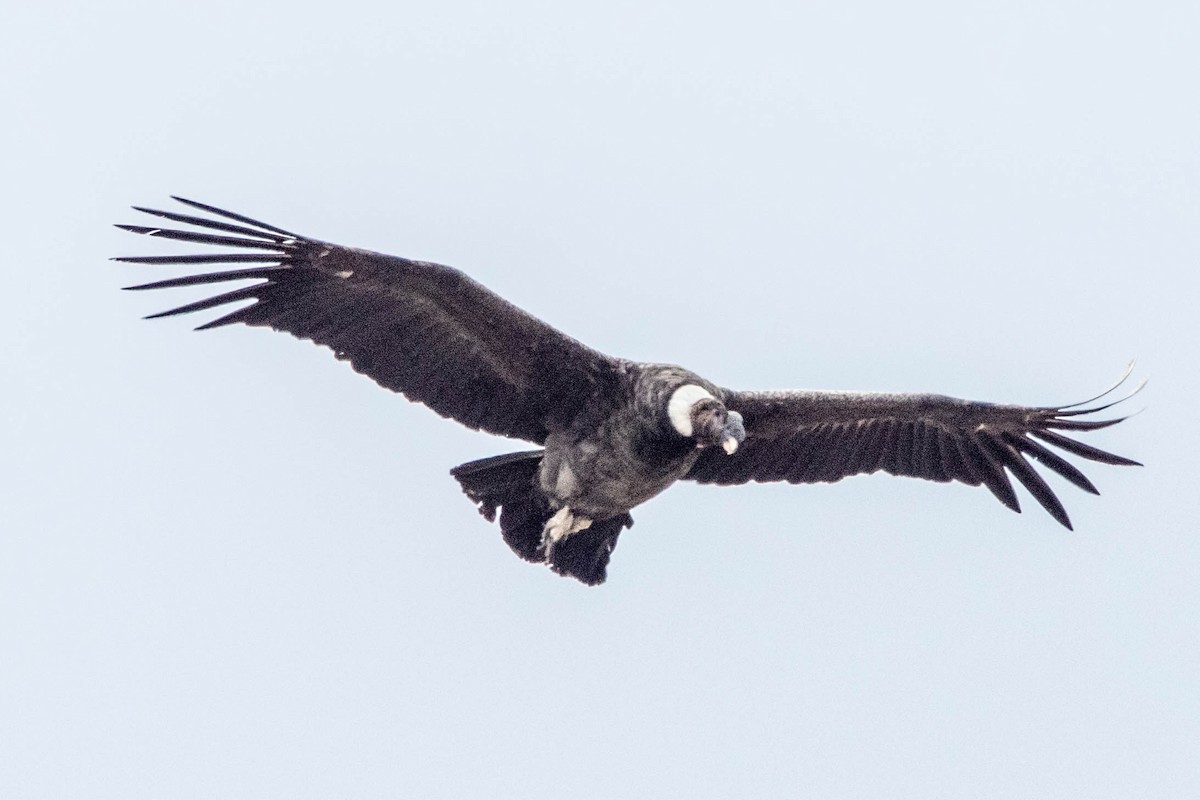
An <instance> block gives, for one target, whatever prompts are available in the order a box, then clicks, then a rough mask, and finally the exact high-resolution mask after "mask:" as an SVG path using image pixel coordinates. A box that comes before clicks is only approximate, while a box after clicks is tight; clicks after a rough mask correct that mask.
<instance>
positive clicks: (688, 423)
mask: <svg viewBox="0 0 1200 800" xmlns="http://www.w3.org/2000/svg"><path fill="white" fill-rule="evenodd" d="M711 397H712V394H711V393H710V392H709V391H708V390H707V389H705V388H704V387H703V386H697V385H696V384H694V383H689V384H687V385H686V386H680V387H679V388H678V389H676V390H675V391H674V392H672V393H671V399H670V400H668V401H667V418H668V419H670V420H671V425H672V427H674V428H675V430H676V431H678V432H679V435H680V436H691V435H692V406H694V405H696V403H699V402H700V401H701V400H708V399H709V398H711Z"/></svg>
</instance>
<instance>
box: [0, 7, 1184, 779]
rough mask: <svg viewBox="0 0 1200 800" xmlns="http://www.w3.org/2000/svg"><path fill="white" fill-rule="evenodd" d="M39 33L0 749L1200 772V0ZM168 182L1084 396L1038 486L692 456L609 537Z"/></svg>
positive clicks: (435, 18) (639, 339)
mask: <svg viewBox="0 0 1200 800" xmlns="http://www.w3.org/2000/svg"><path fill="white" fill-rule="evenodd" d="M5 17H6V23H5V28H6V37H5V46H4V47H3V48H2V49H0V67H2V68H3V74H5V75H6V76H7V77H6V79H5V81H4V82H3V85H0V101H2V102H3V106H4V108H5V112H6V113H5V117H6V122H5V124H4V125H3V126H0V149H2V152H3V153H4V154H5V157H4V158H3V160H2V161H0V179H2V182H3V187H4V190H3V192H2V193H0V206H2V208H0V210H2V212H3V219H4V228H5V240H6V251H7V255H6V256H5V259H4V261H5V263H4V265H3V270H4V275H5V290H4V291H3V292H0V325H2V326H3V338H4V342H5V345H4V347H3V348H2V349H0V374H2V375H3V382H4V386H5V387H6V391H5V397H6V400H5V402H4V408H5V412H4V414H3V415H2V417H3V418H2V420H0V528H2V533H0V753H2V754H3V755H2V757H0V796H3V797H5V798H64V797H87V798H110V797H111V798H173V799H184V798H274V797H278V798H328V797H356V798H357V797H363V798H368V797H379V798H383V797H414V798H415V797H420V798H460V797H496V798H521V799H522V800H536V799H538V798H562V797H572V798H605V797H690V798H728V797H747V796H749V797H780V796H811V797H821V798H855V797H906V798H908V797H911V798H931V797H973V798H1018V797H1019V798H1043V797H1044V798H1062V797H1088V798H1128V797H1142V798H1179V797H1184V796H1194V795H1195V793H1196V792H1197V791H1200V758H1197V753H1198V752H1200V685H1198V679H1197V675H1198V674H1200V673H1198V670H1200V582H1198V578H1197V574H1198V572H1200V531H1198V530H1197V528H1198V523H1197V519H1198V518H1200V491H1198V489H1197V480H1198V478H1200V475H1198V474H1197V473H1198V471H1197V467H1196V452H1197V445H1198V444H1200V441H1198V439H1200V436H1198V435H1197V432H1196V423H1195V400H1196V398H1197V397H1198V396H1200V378H1198V377H1197V363H1198V361H1200V344H1198V338H1200V337H1198V336H1197V333H1198V331H1200V323H1198V322H1197V316H1196V314H1197V312H1196V303H1197V298H1198V297H1200V279H1198V278H1197V271H1198V269H1200V191H1198V187H1200V100H1198V99H1197V76H1200V6H1197V4H1195V3H1193V2H1183V1H1182V0H1181V1H1180V2H1141V3H1132V2H1129V3H1105V2H1099V3H1097V2H1045V0H1037V1H1036V2H1033V1H1032V0H1031V1H1029V2H1025V1H1023V0H1021V1H1019V2H1003V3H976V4H963V3H956V2H948V1H947V2H928V1H926V0H918V2H910V3H903V4H896V3H887V2H845V0H839V2H814V3H742V4H738V5H737V6H733V5H729V6H725V7H720V6H711V5H703V4H701V5H697V4H694V3H681V2H676V3H653V2H650V3H647V2H637V3H622V2H613V0H607V2H603V3H551V2H545V3H535V2H515V3H506V4H490V3H483V2H479V3H470V2H440V3H419V4H418V3H407V2H400V3H357V2H342V3H335V4H329V3H321V4H309V3H303V2H301V3H294V2H293V3H282V2H280V3H266V2H263V3H256V2H249V3H247V2H241V1H240V0H239V2H210V3H204V4H193V5H191V6H184V5H183V4H172V5H171V7H170V8H167V7H166V6H165V5H164V4H154V3H147V2H106V3H82V2H66V3H21V4H15V5H14V6H13V7H10V8H7V9H6V12H5ZM169 193H175V194H181V195H184V196H188V197H194V198H196V199H199V200H202V201H205V202H209V203H213V204H216V205H220V206H224V207H227V208H231V209H234V210H237V211H241V212H243V213H246V214H249V215H250V216H254V217H258V218H260V219H264V220H266V221H269V222H273V223H276V224H278V225H281V226H283V227H286V228H289V229H292V230H297V231H300V232H303V233H306V234H309V235H313V236H317V237H321V238H325V239H328V240H332V241H336V242H341V243H345V244H352V245H358V246H363V247H369V248H372V249H376V250H381V251H384V252H389V253H395V254H401V255H407V256H412V257H418V258H425V259H429V260H435V261H440V262H443V263H448V264H453V265H456V266H459V267H461V268H463V269H465V270H467V271H468V272H470V273H471V274H472V275H474V276H475V277H477V278H478V279H479V280H481V281H483V282H484V283H485V284H486V285H488V286H489V287H491V288H493V289H495V290H497V291H499V292H500V293H502V294H503V295H504V296H505V297H507V298H509V299H511V300H513V301H514V302H516V303H517V304H519V305H521V306H522V307H524V308H526V309H528V310H529V311H531V312H533V313H535V314H538V315H540V316H542V317H543V318H545V319H547V320H549V321H550V322H552V323H553V324H555V325H557V326H559V327H561V328H562V329H564V330H566V331H567V332H569V333H571V334H572V335H574V336H576V337H577V338H580V339H582V340H583V341H585V342H587V343H589V344H591V345H593V346H595V347H598V348H600V349H602V350H604V351H607V352H610V353H614V354H619V355H623V356H627V357H632V358H640V359H647V360H665V361H674V362H678V363H682V364H685V365H687V366H689V367H691V368H693V369H695V370H697V371H699V372H701V373H702V374H704V375H705V376H707V377H709V378H710V379H712V380H714V381H716V382H718V383H721V384H724V385H728V386H733V387H742V388H784V387H812V388H850V389H879V390H898V391H909V390H911V391H938V392H944V393H948V394H954V395H957V396H963V397H969V398H975V399H987V400H994V401H1004V402H1023V403H1029V404H1054V403H1068V402H1073V401H1076V400H1082V399H1083V398H1085V397H1089V396H1091V395H1092V394H1095V393H1096V392H1098V391H1100V390H1101V389H1103V388H1104V387H1105V386H1107V385H1108V384H1109V383H1111V382H1112V381H1113V380H1114V379H1115V378H1116V377H1117V376H1118V375H1119V374H1120V372H1121V370H1122V369H1123V368H1124V366H1125V364H1126V362H1127V361H1128V360H1129V359H1130V358H1133V357H1137V358H1138V359H1139V361H1138V367H1137V373H1136V374H1137V376H1138V377H1139V378H1140V377H1147V376H1148V377H1151V378H1152V380H1151V383H1150V386H1149V388H1148V389H1147V390H1146V391H1145V392H1143V393H1142V394H1141V395H1140V396H1139V397H1138V398H1137V399H1135V400H1134V401H1132V402H1131V403H1130V404H1129V410H1131V411H1134V410H1137V409H1140V408H1143V407H1145V408H1146V409H1147V410H1146V411H1145V413H1143V414H1141V415H1140V416H1138V417H1136V418H1134V419H1132V420H1130V421H1129V422H1127V423H1124V424H1122V425H1120V426H1118V427H1116V428H1113V429H1109V430H1106V431H1103V432H1099V433H1097V434H1095V435H1092V436H1089V437H1088V439H1087V440H1088V441H1089V442H1090V443H1093V444H1096V445H1099V446H1101V447H1105V448H1108V449H1111V450H1113V451H1115V452H1118V453H1121V454H1124V455H1127V456H1130V457H1133V458H1137V459H1140V460H1143V461H1144V462H1145V463H1146V464H1147V466H1146V467H1145V468H1144V469H1135V468H1119V467H1110V466H1104V465H1088V466H1087V473H1088V474H1089V475H1090V476H1091V477H1092V478H1093V480H1094V481H1095V483H1096V484H1097V485H1098V486H1099V487H1100V489H1101V491H1102V492H1103V496H1101V497H1091V496H1089V495H1086V494H1084V493H1082V492H1080V491H1078V490H1076V489H1075V488H1074V487H1071V486H1069V485H1067V484H1066V483H1065V482H1064V481H1061V480H1054V479H1051V482H1052V483H1053V485H1054V486H1055V487H1056V488H1060V489H1061V492H1060V496H1061V497H1062V498H1063V500H1064V501H1065V503H1066V505H1067V508H1068V510H1069V511H1070V513H1071V516H1072V519H1073V520H1074V522H1075V526H1076V532H1074V533H1070V532H1067V531H1065V530H1064V529H1062V528H1060V527H1059V526H1058V525H1057V524H1056V523H1054V521H1053V520H1052V519H1051V518H1050V517H1049V516H1048V515H1046V514H1044V513H1043V512H1042V511H1041V509H1040V508H1039V507H1038V506H1037V504H1036V503H1034V502H1033V501H1032V499H1031V498H1029V497H1028V495H1025V494H1023V495H1022V497H1023V501H1024V504H1025V505H1026V507H1027V508H1026V513H1024V514H1022V515H1016V514H1013V513H1011V512H1009V511H1007V510H1006V509H1004V508H1003V507H1002V506H1000V504H999V503H997V502H996V501H995V500H994V499H993V498H992V497H991V496H990V495H989V494H988V493H987V491H986V490H984V489H979V488H976V489H972V488H968V487H962V486H952V487H948V486H944V485H938V484H923V483H920V482H917V481H911V480H902V479H897V478H891V477H884V476H873V477H866V478H856V479H852V480H848V481H844V482H843V483H840V484H837V485H834V486H807V487H789V486H752V487H743V488H736V489H724V490H722V489H714V488H704V487H696V486H691V485H680V486H677V487H675V488H673V489H671V490H670V491H668V492H667V493H666V494H664V495H663V496H661V497H659V498H657V499H655V500H653V501H651V502H650V503H649V504H647V505H646V506H644V507H642V508H640V509H638V510H636V511H635V513H634V516H635V518H636V520H637V526H636V527H635V528H634V529H633V530H632V531H630V532H628V533H626V534H625V535H624V536H623V537H622V540H621V544H620V547H619V548H618V550H617V551H616V553H615V554H614V558H613V563H612V566H611V569H610V573H609V574H610V578H609V583H608V584H607V585H605V586H603V587H601V588H597V589H588V588H586V587H583V586H581V585H580V584H577V583H575V582H573V581H568V580H564V579H561V578H558V577H556V576H555V575H553V574H551V573H550V572H549V571H547V570H545V569H543V568H539V567H534V566H531V565H528V564H525V563H523V562H520V561H519V560H518V559H517V558H516V557H515V556H513V555H512V554H511V553H510V552H509V551H508V549H507V548H506V547H505V546H504V544H503V542H502V541H501V538H500V534H499V531H498V529H497V528H496V527H495V526H489V525H488V524H487V523H485V522H484V521H483V520H482V519H481V518H480V517H479V516H478V515H477V513H476V512H475V510H474V509H473V508H472V506H471V504H470V503H469V502H468V501H467V500H466V499H465V498H464V497H463V496H462V495H461V493H460V491H459V488H458V486H457V484H456V483H455V482H454V481H453V480H452V479H451V478H450V477H449V476H448V474H447V470H448V469H449V468H450V467H452V466H454V465H455V464H458V463H460V462H463V461H467V460H471V459H474V458H480V457H483V456H487V455H492V454H496V453H501V452H506V451H508V450H512V449H519V448H520V447H522V446H523V445H520V444H516V445H514V444H512V443H507V442H504V441H501V440H497V439H493V438H490V437H487V436H484V435H481V434H477V433H471V432H469V431H466V430H464V429H462V428H460V427H458V426H456V425H454V424H452V423H450V422H447V421H444V420H442V419H440V418H438V417H437V416H436V415H434V414H433V413H431V412H429V411H428V410H426V409H423V408H420V407H418V406H414V405H411V404H409V403H407V402H405V401H404V400H403V399H402V398H399V397H398V396H395V395H391V394H389V393H388V392H386V391H383V390H381V389H379V388H378V387H376V386H375V385H374V384H372V383H371V382H370V381H368V380H366V379H364V378H362V377H360V376H357V375H355V374H354V373H353V372H352V371H351V370H350V369H348V368H347V367H346V366H345V365H344V364H339V363H337V362H336V361H335V360H334V359H333V358H332V356H331V355H330V354H329V353H328V352H327V351H324V350H320V349H318V348H316V347H314V346H312V345H311V344H307V343H300V342H297V341H295V340H293V339H291V338H289V337H286V336H282V335H278V334H271V333H268V332H264V331H261V330H250V329H246V328H241V327H238V328H227V329H223V330H221V331H217V332H213V333H208V334H194V333H192V332H191V331H190V329H191V327H192V326H193V325H195V324H200V323H201V322H203V321H205V320H206V319H209V318H211V316H208V317H206V316H203V315H201V316H199V317H198V318H188V319H173V320H166V321H154V322H143V321H141V320H140V319H139V318H140V317H141V316H142V315H144V314H148V313H152V312H154V311H159V310H162V309H164V308H167V307H169V306H171V305H175V304H177V303H182V302H186V301H187V300H189V299H193V298H195V297H198V296H200V294H201V293H200V292H189V291H188V290H182V291H178V293H170V294H158V295H147V294H132V293H124V294H123V293H121V292H119V291H117V289H118V287H120V286H123V285H128V284H131V283H138V282H145V281H149V280H154V279H157V278H159V277H167V276H169V275H174V274H178V273H177V272H176V271H174V270H160V269H157V268H152V267H135V266H129V265H119V264H114V263H110V262H108V261H106V259H107V258H108V257H109V256H113V255H139V254H149V253H158V252H183V251H184V249H185V248H187V247H189V246H187V245H184V246H182V247H171V246H170V245H169V244H165V245H164V244H162V243H156V242H151V241H147V240H145V239H141V238H135V237H132V236H130V235H128V234H125V233H122V232H120V231H116V230H114V229H113V228H111V227H110V223H114V222H135V223H136V222H140V221H141V220H139V219H138V216H139V215H136V214H135V213H134V212H132V211H129V210H127V206H128V205H130V204H141V205H146V204H150V205H162V204H164V203H169V202H170V201H168V200H167V199H166V196H167V195H168V194H169Z"/></svg>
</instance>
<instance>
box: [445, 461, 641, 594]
mask: <svg viewBox="0 0 1200 800" xmlns="http://www.w3.org/2000/svg"><path fill="white" fill-rule="evenodd" d="M541 462H542V451H541V450H530V451H525V452H522V453H508V454H506V455H502V456H493V457H492V458H484V459H480V460H479V461H471V462H469V463H466V464H461V465H459V466H457V467H455V468H454V469H452V470H450V474H451V475H453V476H454V477H455V479H456V480H458V482H459V483H460V484H461V485H462V489H463V492H464V493H465V494H466V495H467V497H469V498H471V500H472V501H473V502H475V503H476V504H478V506H479V513H480V514H482V515H483V517H484V518H485V519H486V520H487V521H488V522H493V521H495V519H496V511H497V510H499V512H500V532H501V534H502V535H503V536H504V541H505V543H507V544H508V546H509V547H511V548H512V550H513V552H514V553H516V554H517V555H519V556H520V557H521V558H523V559H525V560H526V561H532V562H534V563H536V564H546V565H548V566H549V567H550V568H551V569H553V570H554V571H555V572H557V573H559V574H560V575H568V576H570V577H572V578H576V579H577V580H580V581H582V582H584V583H586V584H588V585H595V584H598V583H603V582H604V579H605V577H607V568H608V559H609V556H610V554H611V553H612V551H613V549H614V548H615V547H616V546H617V537H618V536H619V535H620V533H621V531H622V530H623V529H624V528H628V527H630V526H632V525H633V519H632V518H631V517H630V516H629V515H628V514H621V515H619V516H616V517H612V518H610V519H605V520H596V521H594V522H593V523H592V524H591V526H590V527H588V528H585V529H584V530H581V531H577V532H575V533H573V534H571V535H569V536H567V537H566V538H564V539H562V540H560V541H559V542H557V543H556V544H555V545H554V547H553V548H552V549H551V551H550V553H549V554H548V555H547V552H546V547H545V543H544V541H543V535H542V532H543V530H544V529H545V526H546V522H547V521H548V520H549V519H550V517H552V516H553V515H554V511H555V510H554V509H553V508H551V507H550V503H549V502H548V501H547V500H546V497H545V495H544V494H543V493H542V490H541V487H540V486H538V483H537V471H538V466H539V465H540V464H541Z"/></svg>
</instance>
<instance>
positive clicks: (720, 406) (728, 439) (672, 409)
mask: <svg viewBox="0 0 1200 800" xmlns="http://www.w3.org/2000/svg"><path fill="white" fill-rule="evenodd" d="M667 416H668V417H669V418H670V420H671V425H672V426H673V427H674V428H675V430H676V432H678V433H679V434H680V435H681V436H686V437H689V438H691V439H695V440H696V447H716V446H718V445H719V446H720V447H721V448H722V449H723V450H724V451H725V452H726V453H727V454H729V455H733V454H734V453H735V452H736V451H737V449H738V445H740V444H741V443H742V442H743V441H744V440H745V439H746V427H745V425H744V424H743V422H742V415H741V414H739V413H738V412H736V411H730V410H729V409H727V408H726V407H725V404H724V403H722V402H721V401H720V400H718V399H717V398H715V397H713V396H712V394H711V393H710V392H709V391H708V390H707V389H705V388H704V387H702V386H697V385H696V384H688V385H686V386H681V387H680V388H678V389H676V390H675V391H674V393H672V395H671V399H670V401H669V402H668V405H667Z"/></svg>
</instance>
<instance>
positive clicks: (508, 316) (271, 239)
mask: <svg viewBox="0 0 1200 800" xmlns="http://www.w3.org/2000/svg"><path fill="white" fill-rule="evenodd" d="M174 199H176V200H178V201H179V202H181V203H184V204H186V205H188V206H191V207H192V208H195V209H199V210H200V211H203V212H206V213H207V214H208V215H210V216H205V217H198V216H191V215H187V214H177V213H173V212H168V211H158V210H155V209H148V208H139V207H136V206H135V209H136V210H137V211H142V212H144V213H147V214H152V215H154V216H156V217H161V218H163V219H167V220H171V221H173V222H178V223H183V224H185V225H191V226H194V227H196V228H201V229H207V230H208V231H217V232H219V233H207V232H201V231H197V230H190V229H184V230H175V229H168V228H155V227H144V226H137V225H118V226H117V227H119V228H121V229H123V230H127V231H130V232H132V233H139V234H145V235H148V236H156V237H158V238H164V239H179V240H181V241H185V242H195V243H199V244H206V245H216V246H220V247H231V248H236V250H235V251H233V252H223V253H210V254H204V255H180V256H144V257H129V258H117V259H114V260H116V261H125V262H132V263H137V264H156V265H163V264H166V265H181V264H187V265H197V264H205V265H207V264H237V265H239V266H238V267H237V268H235V269H231V270H228V271H223V272H210V273H206V274H200V275H188V276H185V277H180V278H170V279H168V280H161V281H155V282H153V283H146V284H142V285H140V286H131V287H128V288H130V289H166V288H171V287H177V286H198V285H206V284H219V283H225V282H227V281H246V280H254V281H256V283H253V284H252V285H249V286H244V287H242V288H235V289H233V290H232V291H227V292H225V293H223V294H218V295H216V296H215V297H210V298H207V299H204V300H200V301H198V302H195V303H188V304H187V305H183V306H179V307H178V308H173V309H171V310H170V311H165V312H163V313H161V314H154V315H153V316H155V317H162V316H170V315H173V314H184V313H188V312H192V311H202V310H206V309H210V308H216V307H218V306H222V305H225V304H227V303H234V302H237V301H244V300H250V301H253V302H252V303H251V304H250V305H247V306H245V307H242V308H238V309H236V310H234V311H233V312H232V313H228V314H226V315H225V316H223V317H220V318H219V319H216V320H214V321H212V322H209V323H207V324H205V325H201V326H200V327H199V328H198V329H197V330H203V329H207V328H215V327H219V326H222V325H229V324H232V323H235V322H240V323H243V324H245V325H253V326H263V327H270V328H273V329H275V330H277V331H286V332H288V333H291V334H293V335H294V336H296V337H298V338H301V339H311V340H312V341H314V342H316V343H317V344H322V345H325V346H326V347H329V348H330V349H332V350H333V352H334V354H335V355H336V356H337V357H338V358H339V359H344V360H347V361H349V362H350V363H351V365H352V366H353V367H354V369H355V370H357V371H358V372H361V373H363V374H364V375H366V376H368V377H370V378H372V379H374V380H375V382H376V383H378V384H379V385H381V386H384V387H386V388H388V389H391V390H393V391H396V392H401V393H403V394H404V395H405V396H406V397H408V398H409V399H410V400H415V401H417V402H419V403H424V404H425V405H427V406H429V407H430V408H432V409H433V410H434V411H436V412H438V413H439V414H441V415H442V416H444V417H450V418H452V419H454V420H457V421H458V422H461V423H462V424H463V425H466V426H467V427H470V428H476V429H482V430H485V431H488V432H490V433H496V434H500V435H502V436H511V437H516V438H520V439H526V440H529V441H532V442H537V443H541V442H542V441H543V440H544V439H545V438H546V433H547V429H548V427H552V426H554V425H556V424H566V423H568V422H569V421H570V420H571V419H572V418H573V417H574V416H575V415H576V414H577V413H578V412H579V411H580V410H581V409H582V408H583V407H584V406H585V405H586V404H587V403H588V401H589V400H590V399H592V398H593V397H598V396H602V395H603V393H604V392H606V391H608V390H610V389H611V387H612V384H613V382H614V381H616V379H617V377H616V376H617V365H618V362H617V361H616V360H615V359H612V358H610V357H608V356H606V355H603V354H602V353H599V352H597V351H595V350H592V349H591V348H589V347H587V346H585V345H583V344H581V343H580V342H577V341H576V340H574V339H572V338H570V337H568V336H566V335H565V334H563V333H560V332H559V331H557V330H555V329H554V328H552V327H551V326H549V325H547V324H546V323H544V322H542V321H541V320H539V319H537V318H536V317H534V316H532V315H530V314H528V313H526V312H524V311H522V310H521V309H519V308H517V307H516V306H514V305H512V304H511V303H509V302H507V301H506V300H504V299H503V298H501V297H500V296H498V295H496V294H494V293H493V292H491V291H489V290H488V289H486V288H485V287H483V286H482V285H481V284H479V283H477V282H476V281H474V280H472V279H471V278H469V277H468V276H467V275H465V274H463V273H462V272H460V271H459V270H457V269H454V268H453V267H446V266H442V265H440V264H431V263H427V262H423V261H410V260H409V259H405V258H396V257H394V256H386V255H381V254H379V253H372V252H369V251H366V250H358V249H354V248H349V247H340V246H338V245H333V244H328V243H326V242H320V241H317V240H314V239H308V238H306V237H304V236H299V235H297V234H294V233H291V232H289V231H285V230H283V229H282V228H277V227H275V226H273V225H267V224H265V223H262V222H258V221H256V220H253V219H250V218H248V217H244V216H242V215H240V214H234V213H231V212H229V211H223V210H221V209H218V208H214V207H212V206H208V205H204V204H202V203H196V202H193V201H191V200H184V199H183V198H179V197H177V198H174ZM225 220H232V222H226V221H225Z"/></svg>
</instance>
